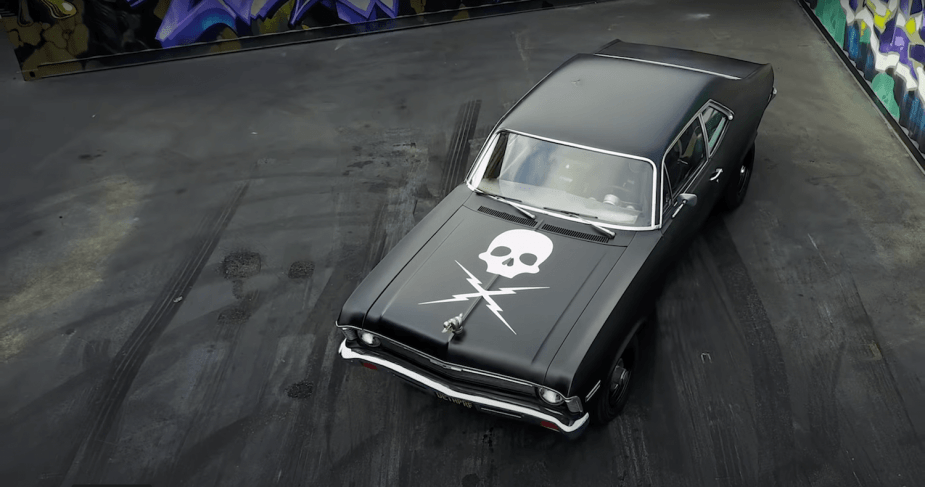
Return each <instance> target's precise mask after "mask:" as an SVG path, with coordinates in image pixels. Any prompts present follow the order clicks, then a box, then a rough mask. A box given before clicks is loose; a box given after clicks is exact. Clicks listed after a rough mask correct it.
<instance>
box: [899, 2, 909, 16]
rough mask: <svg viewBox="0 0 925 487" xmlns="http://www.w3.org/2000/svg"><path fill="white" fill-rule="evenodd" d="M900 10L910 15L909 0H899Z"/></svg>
mask: <svg viewBox="0 0 925 487" xmlns="http://www.w3.org/2000/svg"><path fill="white" fill-rule="evenodd" d="M899 11H900V12H902V13H903V14H905V15H909V0H899Z"/></svg>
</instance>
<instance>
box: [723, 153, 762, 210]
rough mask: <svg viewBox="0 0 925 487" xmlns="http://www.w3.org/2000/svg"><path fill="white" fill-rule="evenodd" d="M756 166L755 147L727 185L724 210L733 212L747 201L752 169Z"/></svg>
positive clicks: (746, 155)
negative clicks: (746, 196)
mask: <svg viewBox="0 0 925 487" xmlns="http://www.w3.org/2000/svg"><path fill="white" fill-rule="evenodd" d="M754 166H755V145H754V144H752V147H751V149H749V150H748V153H746V154H745V157H744V158H742V163H741V164H739V167H738V169H736V171H735V173H734V174H733V175H732V178H730V179H729V182H728V183H727V184H726V191H725V193H724V194H723V201H722V202H723V209H724V210H726V211H732V210H735V209H736V208H738V207H739V206H741V205H742V202H743V201H745V193H746V192H748V183H749V182H751V179H752V169H753V168H754Z"/></svg>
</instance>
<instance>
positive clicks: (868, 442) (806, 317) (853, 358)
mask: <svg viewBox="0 0 925 487" xmlns="http://www.w3.org/2000/svg"><path fill="white" fill-rule="evenodd" d="M810 243H811V244H812V246H813V249H814V250H815V252H808V253H807V255H808V257H807V256H804V255H802V254H799V255H797V256H791V255H789V251H788V250H786V249H784V250H779V251H778V253H782V254H783V255H782V256H780V257H778V259H779V260H781V261H784V262H787V261H794V260H798V259H802V260H809V265H790V266H788V267H787V268H786V269H785V270H782V271H780V272H782V273H783V274H784V276H785V279H786V280H788V281H792V282H795V283H797V286H799V287H800V288H801V289H803V290H804V293H807V294H808V299H804V300H803V301H802V302H798V303H795V304H794V306H793V308H794V309H795V310H796V311H795V312H796V313H799V316H800V318H799V323H798V325H797V326H798V329H799V339H798V340H796V341H795V346H794V352H795V353H797V354H799V355H800V356H801V357H802V359H801V362H803V363H807V364H811V367H810V368H809V369H808V370H807V371H806V372H805V373H804V374H801V375H803V377H801V379H802V380H803V381H805V383H806V384H807V387H806V390H807V392H808V393H807V396H808V397H807V398H806V402H807V409H808V411H807V412H806V415H807V417H808V418H809V426H808V430H809V437H810V441H811V444H809V445H807V447H806V448H807V449H809V450H810V452H809V454H812V455H813V456H814V457H817V458H820V459H823V460H824V463H825V464H827V466H826V467H823V468H819V469H817V471H816V472H815V474H816V476H817V477H818V479H814V480H819V479H825V480H830V481H833V482H840V483H853V482H854V481H857V482H860V483H861V484H862V485H868V484H871V485H885V484H891V483H895V482H900V483H907V485H919V483H921V482H922V479H918V480H913V479H910V478H908V477H894V475H896V474H895V472H897V471H899V469H900V468H901V467H902V466H904V465H909V466H911V465H917V464H920V463H921V462H917V461H916V459H918V458H923V457H925V451H923V449H922V446H921V441H917V442H913V443H914V444H910V445H904V446H902V447H899V448H897V445H896V444H895V438H897V437H900V436H902V435H903V434H904V433H906V432H909V431H912V432H914V431H915V429H914V423H913V421H912V418H911V417H910V416H909V411H908V409H906V408H905V403H904V401H903V396H902V393H901V391H900V390H899V388H898V385H897V383H896V381H895V378H894V376H893V374H892V371H891V370H890V364H889V356H888V355H886V356H884V355H882V354H878V355H879V358H878V356H877V355H874V354H873V353H872V351H871V347H870V345H871V344H876V343H877V336H876V329H875V327H874V323H873V322H872V320H871V318H870V316H869V315H868V313H867V310H866V308H865V307H864V303H863V301H862V300H861V297H860V294H859V293H858V289H857V285H856V282H855V279H854V276H853V275H852V273H851V271H850V268H849V265H848V262H847V261H846V259H844V257H843V256H842V255H841V254H840V253H839V252H838V251H837V250H835V251H829V250H828V249H827V248H826V247H825V245H824V243H821V242H817V241H815V240H813V239H811V238H810ZM793 248H794V249H797V248H798V247H796V246H794V247H793ZM794 252H797V250H794ZM816 344H820V345H821V346H820V345H816ZM852 390H866V391H869V392H870V394H867V395H864V396H861V397H862V398H863V399H861V400H858V399H855V398H853V397H852V395H851V394H850V393H846V392H847V391H852ZM865 399H866V400H865ZM897 404H898V405H900V407H899V408H897V407H896V405H897ZM859 413H860V414H861V415H872V418H875V419H873V420H872V421H869V422H858V421H856V420H852V419H851V418H854V417H857V416H858V414H859ZM913 434H914V433H913ZM871 449H872V450H874V451H878V450H879V451H883V450H892V452H891V454H889V455H887V457H886V458H883V457H882V455H880V454H878V455H877V457H878V461H876V462H875V461H873V460H872V459H871V457H870V454H869V453H870V450H871ZM884 460H886V461H887V462H895V463H893V465H892V467H891V466H889V465H884ZM839 464H841V466H842V467H843V468H839V466H840V465H839ZM849 465H850V469H851V474H848V472H847V470H846V468H844V467H847V466H849ZM915 473H917V474H918V475H921V471H919V472H915Z"/></svg>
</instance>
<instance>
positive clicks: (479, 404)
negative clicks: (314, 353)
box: [338, 340, 589, 438]
mask: <svg viewBox="0 0 925 487" xmlns="http://www.w3.org/2000/svg"><path fill="white" fill-rule="evenodd" d="M338 353H339V354H340V356H341V357H343V358H344V359H346V360H349V361H362V362H367V363H370V364H374V365H376V366H377V367H382V368H384V369H387V370H388V371H389V372H391V373H393V374H395V375H398V376H400V377H401V378H403V379H405V380H407V381H410V382H412V383H414V384H415V385H417V386H419V387H423V388H425V389H427V390H430V391H432V392H434V393H435V395H443V396H445V397H446V398H451V399H455V400H456V401H464V402H469V403H471V404H472V405H473V406H474V407H475V408H476V409H477V410H479V411H483V412H487V413H490V414H496V415H503V416H507V417H511V418H514V419H520V420H521V421H527V422H530V423H534V424H538V425H542V424H543V423H544V422H547V423H551V424H553V425H555V427H556V428H558V430H559V432H560V433H562V434H564V435H565V436H567V437H569V438H576V437H578V436H580V435H581V433H582V432H583V431H584V429H585V428H586V427H587V425H588V418H589V415H588V413H585V414H584V415H583V416H581V417H580V418H578V419H577V420H575V421H572V422H571V423H567V422H563V421H562V420H560V419H559V418H557V417H555V416H552V415H550V414H546V413H543V412H542V411H537V410H534V409H531V408H529V407H525V406H521V405H518V404H514V403H511V402H508V401H503V400H499V399H495V398H491V397H487V396H485V395H480V394H476V393H472V392H462V391H459V390H457V389H456V388H454V387H453V386H451V385H449V384H445V383H443V382H441V381H439V380H436V379H435V378H433V377H429V376H427V375H424V374H422V373H420V372H417V371H415V370H412V369H411V368H409V367H406V366H404V365H401V364H398V363H396V362H395V361H393V360H389V359H388V358H386V357H383V356H381V355H379V354H377V353H374V352H370V351H367V350H365V349H359V350H356V349H352V348H350V347H348V346H347V340H344V341H343V342H341V344H340V348H339V349H338ZM456 401H452V402H456Z"/></svg>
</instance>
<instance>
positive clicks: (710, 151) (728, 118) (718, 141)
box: [700, 102, 732, 159]
mask: <svg viewBox="0 0 925 487" xmlns="http://www.w3.org/2000/svg"><path fill="white" fill-rule="evenodd" d="M710 108H712V109H714V110H716V111H717V112H718V113H719V114H720V115H724V116H725V117H726V123H724V124H723V128H722V130H720V134H719V138H718V139H716V145H714V146H713V148H712V149H711V148H710V147H709V145H710V135H709V134H708V133H707V119H706V115H705V113H704V112H706V111H707V110H709V109H710ZM700 116H701V121H702V122H703V135H704V136H705V137H706V141H707V157H708V158H710V159H712V158H713V154H716V150H717V149H719V146H720V145H721V144H722V143H723V139H724V138H725V137H726V132H728V131H729V124H730V123H732V116H730V115H729V114H727V113H724V112H723V111H722V110H720V109H719V108H718V107H717V106H714V105H713V104H712V103H709V102H707V106H705V107H703V110H701V111H700Z"/></svg>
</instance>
